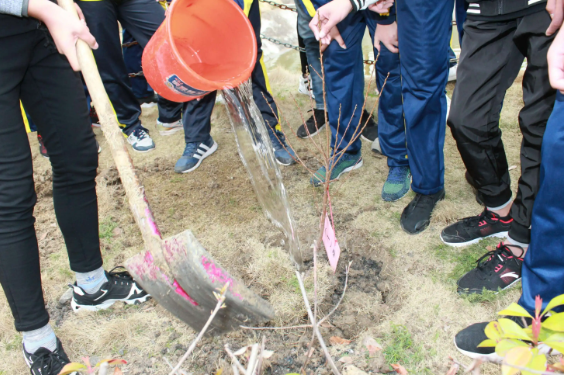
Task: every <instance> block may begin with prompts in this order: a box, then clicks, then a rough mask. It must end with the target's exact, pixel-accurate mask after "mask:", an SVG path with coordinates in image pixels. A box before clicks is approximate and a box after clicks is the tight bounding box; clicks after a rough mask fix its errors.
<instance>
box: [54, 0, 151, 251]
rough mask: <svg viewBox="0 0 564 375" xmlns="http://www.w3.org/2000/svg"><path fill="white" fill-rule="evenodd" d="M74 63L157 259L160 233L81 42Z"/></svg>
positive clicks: (65, 4) (67, 5) (66, 1)
mask: <svg viewBox="0 0 564 375" xmlns="http://www.w3.org/2000/svg"><path fill="white" fill-rule="evenodd" d="M58 3H59V5H60V6H61V7H62V8H63V9H65V10H67V11H68V12H70V13H71V14H72V15H74V17H76V18H77V19H78V14H77V12H76V9H75V6H74V3H73V1H72V0H58ZM76 53H77V56H78V62H79V63H80V68H81V70H82V76H83V77H84V81H85V82H86V86H87V87H88V91H89V92H90V97H91V98H92V101H93V102H94V106H95V107H96V113H97V114H98V118H99V119H100V124H101V126H102V132H103V133H104V136H105V137H106V141H107V143H108V145H109V146H110V151H111V152H112V156H113V158H114V162H115V164H116V167H117V170H118V172H119V177H120V179H121V183H122V185H123V187H124V189H125V193H126V194H127V199H128V201H129V207H130V208H131V212H132V214H133V217H134V218H135V221H136V222H137V225H138V226H139V229H140V230H141V234H142V236H143V240H144V241H145V249H146V250H149V251H151V252H152V253H153V255H156V256H157V257H159V255H160V254H161V245H160V244H161V233H160V232H159V229H158V227H157V224H156V223H155V220H154V218H153V213H152V212H151V209H150V207H149V202H148V201H147V198H146V197H145V190H144V188H143V186H141V184H140V183H139V180H138V179H137V176H136V175H135V171H134V168H133V162H132V161H131V157H130V156H129V152H128V151H127V146H126V143H125V138H124V135H123V133H122V131H121V129H120V127H119V124H118V121H117V118H116V115H115V113H114V110H113V107H112V105H111V104H110V99H109V98H108V94H107V93H106V90H105V88H104V84H103V83H102V78H100V73H99V72H98V68H97V66H96V61H95V60H94V55H93V54H92V50H91V49H90V47H89V46H88V44H86V42H84V41H82V40H80V39H79V40H78V42H77V44H76Z"/></svg>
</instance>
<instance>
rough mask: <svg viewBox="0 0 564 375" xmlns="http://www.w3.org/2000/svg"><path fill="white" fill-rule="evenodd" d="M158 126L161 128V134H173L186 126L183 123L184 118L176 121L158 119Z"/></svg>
mask: <svg viewBox="0 0 564 375" xmlns="http://www.w3.org/2000/svg"><path fill="white" fill-rule="evenodd" d="M157 128H158V129H159V134H160V135H172V134H174V133H176V132H178V131H180V130H182V129H184V126H183V125H182V119H180V120H178V121H175V122H168V123H167V122H160V121H159V120H157Z"/></svg>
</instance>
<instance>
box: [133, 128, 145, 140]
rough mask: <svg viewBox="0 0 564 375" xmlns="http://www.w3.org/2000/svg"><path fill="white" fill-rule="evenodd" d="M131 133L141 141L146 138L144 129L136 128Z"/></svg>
mask: <svg viewBox="0 0 564 375" xmlns="http://www.w3.org/2000/svg"><path fill="white" fill-rule="evenodd" d="M133 134H134V135H135V137H137V139H138V140H140V141H142V140H143V139H145V138H147V135H148V134H147V132H145V130H143V129H141V128H139V129H136V130H135V131H134V132H133Z"/></svg>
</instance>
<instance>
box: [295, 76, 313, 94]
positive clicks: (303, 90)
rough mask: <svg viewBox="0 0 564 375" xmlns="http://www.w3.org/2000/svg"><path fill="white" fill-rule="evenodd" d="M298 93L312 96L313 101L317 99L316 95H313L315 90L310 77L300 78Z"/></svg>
mask: <svg viewBox="0 0 564 375" xmlns="http://www.w3.org/2000/svg"><path fill="white" fill-rule="evenodd" d="M298 92H299V93H300V94H304V95H307V96H311V97H312V98H313V99H315V95H313V90H312V88H311V79H310V78H309V76H307V77H304V76H301V77H300V85H299V86H298Z"/></svg>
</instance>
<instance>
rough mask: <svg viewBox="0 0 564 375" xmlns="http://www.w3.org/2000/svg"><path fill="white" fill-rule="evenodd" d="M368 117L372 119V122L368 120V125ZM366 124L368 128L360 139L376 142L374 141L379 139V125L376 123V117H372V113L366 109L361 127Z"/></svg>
mask: <svg viewBox="0 0 564 375" xmlns="http://www.w3.org/2000/svg"><path fill="white" fill-rule="evenodd" d="M368 117H370V120H368V123H366V120H367V119H368ZM364 124H366V127H365V128H364V130H363V131H362V133H361V134H360V137H361V138H362V139H364V140H365V141H368V142H374V140H375V139H376V138H378V123H377V122H376V121H374V116H370V113H368V111H367V110H366V109H365V110H364V112H363V113H362V120H361V121H360V126H361V127H362V126H364Z"/></svg>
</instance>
